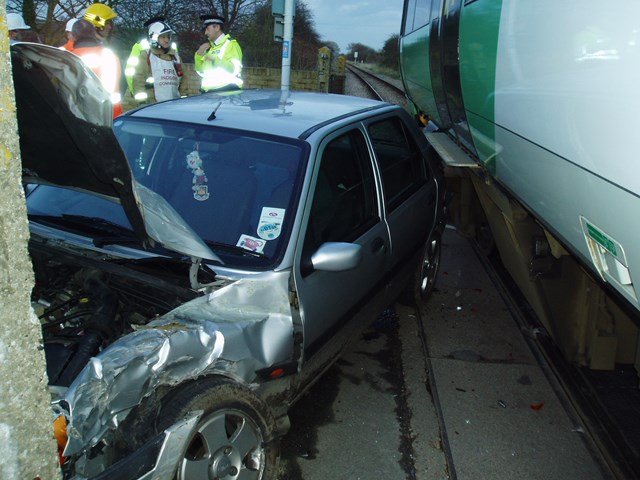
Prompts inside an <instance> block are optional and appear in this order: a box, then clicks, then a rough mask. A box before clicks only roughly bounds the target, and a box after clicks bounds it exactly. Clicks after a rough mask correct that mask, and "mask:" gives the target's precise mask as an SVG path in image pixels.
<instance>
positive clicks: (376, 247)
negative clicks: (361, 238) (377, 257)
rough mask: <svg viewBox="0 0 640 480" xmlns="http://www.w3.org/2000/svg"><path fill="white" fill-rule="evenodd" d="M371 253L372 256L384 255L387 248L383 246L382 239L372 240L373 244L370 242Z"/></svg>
mask: <svg viewBox="0 0 640 480" xmlns="http://www.w3.org/2000/svg"><path fill="white" fill-rule="evenodd" d="M371 251H372V252H373V253H374V254H378V253H386V252H387V247H386V246H385V245H384V240H382V238H380V237H376V238H374V239H373V242H371Z"/></svg>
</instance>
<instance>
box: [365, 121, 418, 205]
mask: <svg viewBox="0 0 640 480" xmlns="http://www.w3.org/2000/svg"><path fill="white" fill-rule="evenodd" d="M369 135H370V137H371V143H372V145H373V150H374V152H375V154H376V158H377V159H378V165H379V166H380V175H381V176H382V188H383V191H384V197H385V207H386V210H387V211H388V212H391V211H393V210H394V209H395V208H397V207H398V206H400V205H401V204H402V202H404V201H405V200H406V199H407V198H409V197H410V196H411V195H412V194H413V193H414V192H415V191H416V190H418V189H419V188H420V187H421V186H422V185H424V183H425V182H426V170H425V166H424V159H423V157H422V154H421V153H420V150H419V149H418V146H417V144H416V142H415V140H414V139H413V137H411V135H410V134H409V133H408V132H407V131H406V128H405V126H404V124H403V123H402V121H401V120H400V119H399V118H397V117H390V118H387V119H385V120H383V121H381V122H377V123H373V124H371V125H369Z"/></svg>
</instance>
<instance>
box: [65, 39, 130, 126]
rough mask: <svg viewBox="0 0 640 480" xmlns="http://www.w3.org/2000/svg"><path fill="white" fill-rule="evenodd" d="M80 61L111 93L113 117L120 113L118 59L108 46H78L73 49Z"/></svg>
mask: <svg viewBox="0 0 640 480" xmlns="http://www.w3.org/2000/svg"><path fill="white" fill-rule="evenodd" d="M73 53H75V54H76V55H78V56H79V57H80V58H81V59H82V61H83V62H84V63H85V64H86V65H87V66H88V67H89V68H90V69H91V70H93V71H94V73H95V74H96V75H97V76H98V78H100V81H101V82H102V86H103V87H104V88H105V89H106V90H107V91H108V92H109V93H110V94H111V103H113V117H114V118H115V117H117V116H118V115H120V114H121V113H122V103H121V101H122V99H121V96H120V60H119V59H118V57H117V56H116V55H115V53H113V52H112V51H111V50H109V49H108V48H105V47H103V46H101V45H97V46H95V47H80V48H76V49H74V50H73Z"/></svg>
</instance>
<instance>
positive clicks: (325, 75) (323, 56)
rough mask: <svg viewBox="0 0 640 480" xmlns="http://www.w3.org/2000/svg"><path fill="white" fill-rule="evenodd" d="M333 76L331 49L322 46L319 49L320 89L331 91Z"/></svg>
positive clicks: (320, 90)
mask: <svg viewBox="0 0 640 480" xmlns="http://www.w3.org/2000/svg"><path fill="white" fill-rule="evenodd" d="M330 77H331V49H330V48H329V47H322V48H321V49H319V50H318V91H319V92H324V93H327V92H328V91H329V78H330Z"/></svg>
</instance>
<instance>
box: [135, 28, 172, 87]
mask: <svg viewBox="0 0 640 480" xmlns="http://www.w3.org/2000/svg"><path fill="white" fill-rule="evenodd" d="M156 22H166V18H165V17H162V16H159V17H152V18H150V19H149V20H147V21H146V22H144V27H145V28H146V29H147V30H148V29H149V26H151V24H152V23H156ZM150 48H151V45H150V43H149V38H148V37H144V38H142V39H140V40H139V41H138V42H136V43H134V44H133V47H131V53H129V58H128V59H127V64H126V65H125V67H124V76H125V78H126V80H127V86H128V87H129V92H130V93H131V95H133V94H134V91H133V76H134V75H135V74H136V69H137V68H138V65H139V64H140V53H141V52H142V51H143V50H144V51H146V52H148V51H149V49H150ZM171 49H172V50H174V51H175V52H176V53H177V52H178V45H177V44H176V42H174V41H171Z"/></svg>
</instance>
